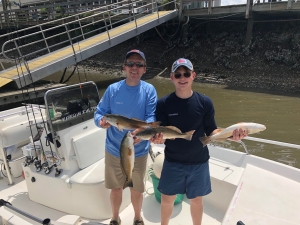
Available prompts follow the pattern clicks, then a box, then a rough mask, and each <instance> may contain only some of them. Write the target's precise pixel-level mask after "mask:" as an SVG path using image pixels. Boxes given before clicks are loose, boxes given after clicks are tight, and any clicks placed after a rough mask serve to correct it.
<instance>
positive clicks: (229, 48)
mask: <svg viewBox="0 0 300 225" xmlns="http://www.w3.org/2000/svg"><path fill="white" fill-rule="evenodd" d="M187 26H188V27H187V29H188V31H189V35H188V36H187V37H183V35H182V34H183V31H182V28H183V25H182V24H170V23H169V24H163V25H161V26H159V27H157V28H156V29H152V30H149V31H147V32H145V33H143V34H141V35H139V36H137V37H135V38H132V39H129V40H127V41H125V42H123V43H121V44H119V45H117V46H114V47H112V48H110V49H108V50H105V51H103V52H101V53H99V54H97V55H95V56H93V57H90V58H89V59H87V60H85V61H82V62H80V64H79V68H80V69H81V70H85V71H86V72H89V71H90V72H96V73H99V74H107V75H111V76H123V75H124V74H123V72H122V70H121V68H122V63H123V61H124V56H125V53H126V52H127V51H129V50H131V49H140V50H141V51H143V52H144V53H145V55H146V58H147V73H146V74H145V76H143V78H142V79H144V80H147V79H151V78H154V77H156V76H160V77H164V78H169V74H170V68H171V65H172V63H173V61H174V60H176V59H177V58H179V57H185V58H188V59H190V60H191V61H192V62H193V64H194V68H195V71H196V73H197V77H196V79H195V81H196V82H202V83H212V84H220V85H226V87H227V88H230V89H241V90H252V91H257V92H267V93H278V94H283V95H293V96H300V29H299V27H300V21H293V22H284V23H257V24H256V23H255V25H254V27H253V35H252V40H251V43H250V45H249V46H245V45H244V41H245V33H246V26H247V24H246V23H245V21H244V22H243V23H237V22H211V23H203V24H201V23H199V22H195V21H194V22H190V23H189V24H188V25H187ZM70 69H71V68H70Z"/></svg>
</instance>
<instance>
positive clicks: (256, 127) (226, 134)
mask: <svg viewBox="0 0 300 225" xmlns="http://www.w3.org/2000/svg"><path fill="white" fill-rule="evenodd" d="M236 129H242V130H243V131H247V132H248V134H254V133H258V132H260V131H264V130H265V129H266V126H265V125H263V124H259V123H248V122H241V123H237V124H234V125H231V126H229V127H227V128H225V129H222V128H220V129H218V130H219V132H218V133H216V134H214V135H211V136H205V137H200V141H201V142H202V144H203V146H206V145H207V144H208V143H209V142H211V141H226V140H227V139H228V138H230V137H232V136H233V131H234V130H236Z"/></svg>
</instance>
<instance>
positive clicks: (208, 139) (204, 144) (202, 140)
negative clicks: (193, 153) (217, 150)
mask: <svg viewBox="0 0 300 225" xmlns="http://www.w3.org/2000/svg"><path fill="white" fill-rule="evenodd" d="M199 139H200V141H201V142H202V144H203V147H204V146H206V145H207V144H208V143H209V142H210V137H207V136H205V137H200V138H199Z"/></svg>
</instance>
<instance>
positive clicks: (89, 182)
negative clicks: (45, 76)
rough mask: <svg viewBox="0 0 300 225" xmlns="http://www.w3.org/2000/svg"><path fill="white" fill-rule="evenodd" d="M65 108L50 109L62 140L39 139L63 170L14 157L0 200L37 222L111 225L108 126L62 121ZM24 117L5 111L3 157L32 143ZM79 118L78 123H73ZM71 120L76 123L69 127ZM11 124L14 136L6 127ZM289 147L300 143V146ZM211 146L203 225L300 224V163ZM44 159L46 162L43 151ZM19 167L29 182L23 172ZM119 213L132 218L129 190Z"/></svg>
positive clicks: (154, 217)
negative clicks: (107, 183)
mask: <svg viewBox="0 0 300 225" xmlns="http://www.w3.org/2000/svg"><path fill="white" fill-rule="evenodd" d="M53 99H54V98H53ZM52 106H53V105H52ZM54 109H55V108H53V110H54ZM18 110H20V109H18ZM12 112H14V111H9V112H8V111H5V112H1V113H0V116H3V115H9V114H10V113H12ZM62 113H63V110H62V111H61V112H59V110H58V108H57V110H56V111H55V110H54V114H53V115H52V116H53V117H54V118H52V119H53V121H52V123H53V126H55V127H56V128H57V129H58V131H57V136H58V137H59V138H58V140H59V142H60V144H61V146H60V147H59V148H56V147H55V145H54V144H53V143H50V145H48V146H47V144H46V133H45V132H43V134H42V137H41V144H42V145H43V146H44V151H45V152H51V151H52V152H53V153H51V154H53V155H52V156H53V157H52V158H51V154H50V158H49V155H48V156H47V157H48V159H47V160H52V161H53V162H56V163H57V165H58V167H57V168H58V169H60V170H61V173H60V174H59V175H58V176H55V169H54V167H53V168H52V169H50V171H47V172H45V171H46V170H45V171H44V170H42V171H40V172H37V171H36V166H35V164H34V163H27V165H26V166H25V164H23V165H22V166H21V162H23V161H24V160H19V161H15V162H10V161H8V162H7V163H8V165H10V167H11V170H13V168H12V167H13V166H12V165H13V163H14V165H15V167H18V168H19V169H17V171H18V172H13V171H11V172H12V175H13V176H11V178H10V179H11V180H12V182H14V183H15V184H14V185H8V184H9V183H11V181H10V180H9V178H7V177H3V176H2V175H1V176H2V177H3V179H2V180H1V181H0V199H3V200H5V201H8V202H10V203H11V204H12V205H13V206H14V207H16V208H19V209H20V210H22V211H24V212H26V213H28V214H31V215H33V216H35V217H37V218H39V219H40V220H43V219H46V218H50V219H51V224H73V225H80V224H82V225H83V224H85V225H87V224H90V225H93V224H108V223H109V221H110V217H111V215H112V213H111V209H110V203H109V193H110V191H109V190H107V189H106V188H105V186H104V151H105V149H104V146H105V143H104V142H105V137H106V131H105V130H104V129H99V128H97V127H96V126H95V125H94V124H93V120H92V119H89V120H83V119H81V117H74V118H73V117H70V118H71V119H69V120H61V119H59V118H61V117H60V116H61V115H62ZM88 113H90V112H88V111H87V113H86V114H83V116H89V114H88ZM43 115H44V114H43ZM57 115H59V117H58V116H57ZM56 116H57V117H56ZM9 118H10V119H9ZM11 118H14V119H11ZM24 118H27V114H24V115H20V114H18V116H17V117H16V116H6V120H5V121H6V122H3V121H2V123H0V131H1V136H0V138H1V149H0V150H1V152H2V156H4V155H5V154H4V153H3V152H5V151H3V149H4V148H6V147H7V146H12V145H16V146H17V150H16V154H20V151H21V149H20V148H21V147H22V145H24V144H28V143H29V140H30V139H29V135H30V134H29V133H28V130H27V129H26V126H24V124H26V123H25V122H24ZM82 118H83V117H82ZM43 119H46V117H45V116H44V117H43ZM79 119H80V120H79ZM9 120H10V121H11V122H8V121H9ZM39 121H41V118H40V119H39ZM66 121H67V124H66V123H65V122H66ZM76 121H77V122H78V121H79V122H78V123H77V124H76ZM69 123H70V124H72V125H70V126H69V125H68V124H69ZM27 125H28V124H27ZM67 125H68V126H67ZM47 127H48V128H47V129H49V126H47ZM11 129H13V130H14V132H17V134H15V133H9V132H10V130H11ZM48 132H49V131H48ZM7 134H9V135H7ZM259 141H263V142H271V141H268V140H259ZM273 144H274V143H273ZM275 144H280V143H275ZM286 145H287V144H286ZM291 146H292V147H295V148H299V149H300V146H296V145H291ZM50 147H51V148H50ZM152 147H153V151H154V152H158V151H160V152H162V151H163V145H153V146H152ZM51 149H52V150H51ZM209 150H210V155H211V158H210V160H209V165H210V174H211V182H212V189H213V191H212V193H211V194H209V195H208V196H205V197H204V216H203V223H202V224H204V225H206V224H207V225H220V224H222V225H235V224H237V222H238V221H239V220H241V221H243V223H244V224H246V225H259V224H266V225H285V224H286V225H292V224H300V222H299V221H300V213H299V209H300V191H299V190H300V170H299V169H297V168H293V167H290V166H287V165H284V164H281V163H277V162H274V161H270V160H267V159H264V158H260V157H256V156H253V155H250V154H246V153H242V152H237V151H233V150H230V149H225V148H221V147H217V146H213V145H209ZM40 158H41V159H42V161H43V157H42V155H41V156H40ZM2 160H3V157H2ZM44 161H45V159H44ZM148 166H149V169H150V168H151V166H152V161H151V159H150V157H148ZM49 168H50V167H49ZM22 170H23V171H24V175H25V180H23V178H21V177H19V174H20V173H21V171H22ZM2 172H3V171H2ZM4 174H5V173H4ZM145 182H146V186H147V191H146V192H145V193H144V201H143V207H142V216H143V218H144V221H145V224H147V225H152V224H153V225H154V224H160V219H161V217H160V203H158V202H157V200H156V199H155V196H154V194H153V193H154V189H153V185H152V183H151V178H150V176H149V175H147V177H145ZM0 216H1V218H0V225H1V224H15V225H20V224H21V225H26V224H41V223H38V222H36V221H33V220H32V219H29V218H27V217H25V216H23V215H21V214H20V213H17V212H15V211H13V210H11V209H8V208H7V207H6V206H4V207H1V208H0ZM120 217H121V219H122V224H123V225H124V224H125V225H126V224H132V221H133V217H134V212H133V208H132V205H131V204H130V194H129V190H128V188H127V189H126V190H125V192H124V195H123V204H122V207H121V214H120ZM186 224H192V221H191V218H190V209H189V200H188V199H187V198H186V197H184V200H183V202H182V203H179V204H178V205H176V206H175V207H174V212H173V215H172V218H171V221H170V225H186Z"/></svg>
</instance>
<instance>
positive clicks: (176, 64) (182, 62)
mask: <svg viewBox="0 0 300 225" xmlns="http://www.w3.org/2000/svg"><path fill="white" fill-rule="evenodd" d="M180 66H184V67H186V68H188V69H189V70H193V69H194V67H193V64H192V63H191V61H190V60H188V59H185V58H179V59H177V60H176V61H175V62H174V63H173V65H172V73H174V72H175V71H176V70H177V69H178V67H180Z"/></svg>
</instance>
